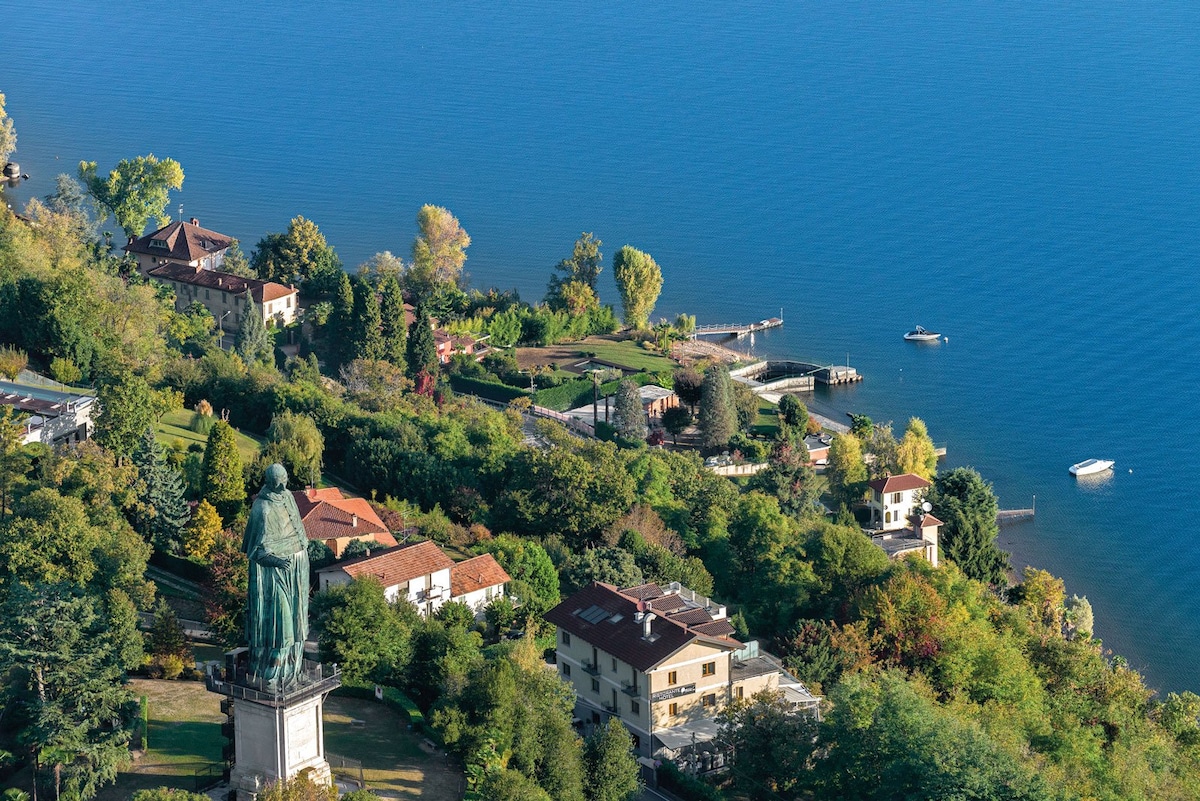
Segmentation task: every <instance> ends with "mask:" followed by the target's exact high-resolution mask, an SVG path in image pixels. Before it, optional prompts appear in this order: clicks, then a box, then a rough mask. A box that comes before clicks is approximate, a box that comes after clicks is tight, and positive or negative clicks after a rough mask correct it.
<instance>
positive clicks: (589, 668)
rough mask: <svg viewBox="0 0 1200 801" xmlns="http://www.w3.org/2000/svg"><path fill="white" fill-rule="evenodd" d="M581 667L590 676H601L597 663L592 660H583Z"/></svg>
mask: <svg viewBox="0 0 1200 801" xmlns="http://www.w3.org/2000/svg"><path fill="white" fill-rule="evenodd" d="M579 665H580V666H581V667H582V668H583V669H584V671H585V672H587V673H588V674H589V675H592V676H599V675H600V668H598V667H597V666H596V663H595V662H593V661H592V660H590V659H584V660H582V661H581V662H580V663H579Z"/></svg>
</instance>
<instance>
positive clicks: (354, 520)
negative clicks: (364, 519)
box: [350, 515, 358, 528]
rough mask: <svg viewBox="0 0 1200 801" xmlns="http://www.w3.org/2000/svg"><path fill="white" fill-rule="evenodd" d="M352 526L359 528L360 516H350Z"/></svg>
mask: <svg viewBox="0 0 1200 801" xmlns="http://www.w3.org/2000/svg"><path fill="white" fill-rule="evenodd" d="M350 526H351V527H352V528H358V515H350Z"/></svg>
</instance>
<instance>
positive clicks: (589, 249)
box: [546, 233, 604, 309]
mask: <svg viewBox="0 0 1200 801" xmlns="http://www.w3.org/2000/svg"><path fill="white" fill-rule="evenodd" d="M602 244H604V243H603V242H601V241H600V240H599V239H597V238H596V237H595V236H594V235H593V234H590V233H582V234H580V235H579V239H577V240H575V248H574V251H573V252H572V253H571V258H569V259H563V260H562V261H560V262H559V263H558V266H556V267H555V268H554V269H555V271H556V272H558V273H560V275H551V276H550V285H549V287H548V288H547V290H546V302H547V303H549V304H550V305H551V307H553V308H566V309H569V308H570V307H571V301H570V300H568V298H567V294H568V293H567V292H566V291H565V290H566V287H567V286H568V285H571V284H576V285H579V286H580V287H586V288H587V289H589V290H591V292H590V296H591V297H592V298H595V297H596V278H597V277H598V276H599V275H600V272H601V271H602V270H603V269H604V265H603V258H604V256H603V254H602V253H601V252H600V246H601V245H602ZM572 294H574V295H577V296H586V295H587V294H589V293H583V292H581V291H580V290H572Z"/></svg>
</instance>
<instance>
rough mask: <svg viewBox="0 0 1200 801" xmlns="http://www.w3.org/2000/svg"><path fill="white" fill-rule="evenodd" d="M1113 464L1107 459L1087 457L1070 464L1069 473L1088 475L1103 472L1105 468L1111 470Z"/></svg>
mask: <svg viewBox="0 0 1200 801" xmlns="http://www.w3.org/2000/svg"><path fill="white" fill-rule="evenodd" d="M1113 464H1114V462H1112V461H1109V460H1108V459H1088V460H1087V461H1083V462H1079V463H1078V464H1073V465H1071V475H1073V476H1090V475H1092V474H1093V473H1103V472H1104V471H1105V470H1111V469H1112V466H1113Z"/></svg>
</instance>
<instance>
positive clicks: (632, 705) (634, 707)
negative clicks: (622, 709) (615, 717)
mask: <svg viewBox="0 0 1200 801" xmlns="http://www.w3.org/2000/svg"><path fill="white" fill-rule="evenodd" d="M629 711H630V712H632V713H633V714H635V715H640V714H642V705H641V704H639V703H638V702H637V701H630V702H629Z"/></svg>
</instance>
